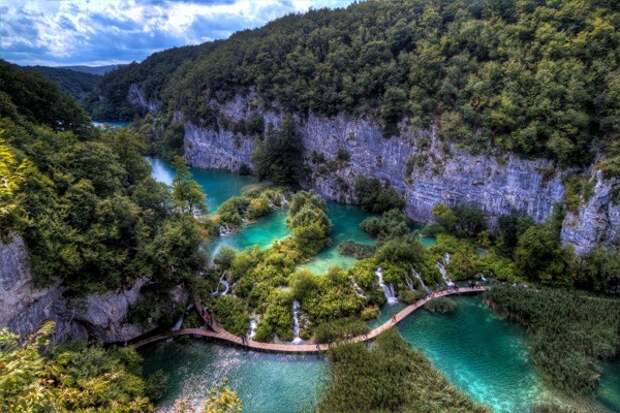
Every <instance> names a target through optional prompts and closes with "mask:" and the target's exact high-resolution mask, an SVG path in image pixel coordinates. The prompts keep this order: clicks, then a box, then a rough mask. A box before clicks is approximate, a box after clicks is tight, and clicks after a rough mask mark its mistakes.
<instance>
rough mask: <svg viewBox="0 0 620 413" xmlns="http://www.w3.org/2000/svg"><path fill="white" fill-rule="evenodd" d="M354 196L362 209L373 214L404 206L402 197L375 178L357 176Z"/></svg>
mask: <svg viewBox="0 0 620 413" xmlns="http://www.w3.org/2000/svg"><path fill="white" fill-rule="evenodd" d="M355 196H356V198H357V200H358V202H359V204H360V206H361V207H362V209H364V210H365V211H368V212H372V213H375V214H380V213H383V212H385V211H389V210H390V209H402V208H404V206H405V200H404V199H403V197H402V195H400V194H399V193H398V192H396V190H394V189H393V188H392V187H391V186H389V185H388V184H382V183H381V181H379V180H378V179H375V178H365V177H362V176H359V177H358V178H357V179H356V181H355Z"/></svg>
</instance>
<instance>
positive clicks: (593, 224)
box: [184, 96, 620, 253]
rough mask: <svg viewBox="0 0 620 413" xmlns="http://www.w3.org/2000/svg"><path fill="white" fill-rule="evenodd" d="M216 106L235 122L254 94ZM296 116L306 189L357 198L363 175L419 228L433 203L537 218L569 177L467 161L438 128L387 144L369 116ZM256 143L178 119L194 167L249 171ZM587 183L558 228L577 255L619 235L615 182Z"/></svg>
mask: <svg viewBox="0 0 620 413" xmlns="http://www.w3.org/2000/svg"><path fill="white" fill-rule="evenodd" d="M212 105H215V103H212ZM217 106H218V109H219V111H220V113H221V114H223V115H224V116H225V117H226V118H227V119H228V120H229V121H233V122H239V121H241V120H243V119H246V118H248V117H249V115H250V114H251V113H252V111H253V110H255V109H253V108H254V107H255V106H256V105H255V102H253V99H252V97H240V96H238V97H236V98H235V99H234V100H231V101H229V102H227V103H226V104H224V105H217ZM260 113H261V115H262V116H263V118H264V119H265V124H272V125H274V126H278V125H279V124H280V123H281V122H282V118H283V115H282V113H281V112H279V111H277V110H274V109H269V110H260ZM296 120H297V122H296V123H297V127H298V132H299V134H300V136H301V137H302V139H303V143H304V148H305V158H306V166H307V167H308V174H306V176H307V178H306V181H305V182H304V185H305V186H306V187H308V188H313V189H314V190H315V191H317V192H318V193H319V194H321V195H322V196H324V197H325V198H328V199H333V200H337V201H341V202H354V201H355V199H354V198H355V194H354V191H353V188H354V182H355V179H356V177H357V176H360V175H361V176H366V177H375V178H378V179H381V180H382V181H385V182H389V183H390V184H391V185H392V186H393V187H395V188H396V189H398V190H399V191H400V192H401V193H403V195H404V197H405V200H406V203H407V206H406V209H407V213H408V214H409V216H410V217H411V218H412V219H414V220H417V221H422V222H425V221H428V220H430V219H431V218H432V215H431V211H432V208H433V206H434V205H435V204H438V203H443V204H447V205H450V206H453V205H457V204H460V203H474V204H476V205H478V206H480V207H481V208H482V209H483V210H484V211H485V212H486V213H487V214H488V215H489V216H490V217H497V216H500V215H503V214H507V213H510V212H511V211H512V210H518V211H522V212H525V213H527V214H528V215H530V216H531V217H532V218H533V219H534V220H535V221H536V222H543V221H545V220H546V219H547V218H548V217H549V215H550V214H551V213H552V211H553V207H554V205H555V204H558V203H562V202H563V200H564V185H563V184H562V181H563V178H565V177H566V176H568V174H569V173H570V171H559V170H557V169H555V168H554V167H553V165H552V164H551V163H550V162H549V161H546V160H542V159H539V160H524V159H520V158H519V157H517V156H515V155H502V156H500V157H492V156H486V155H474V154H471V153H469V152H467V151H465V150H462V149H459V148H458V147H456V146H455V145H448V144H446V143H444V142H442V141H441V140H440V139H439V138H438V136H437V134H436V131H435V130H432V129H431V130H413V129H411V128H409V127H407V126H406V125H404V124H402V125H399V126H400V136H392V137H388V138H386V137H384V133H383V129H382V128H381V127H380V126H379V125H378V124H376V123H375V122H373V121H372V120H368V119H365V118H355V117H351V116H347V115H344V114H341V115H338V116H335V117H331V118H326V117H321V116H315V115H313V114H310V115H309V116H308V117H307V118H305V119H299V118H297V119H296ZM255 139H256V138H255V137H253V136H247V135H243V134H239V133H237V134H235V133H233V132H232V131H230V130H228V129H226V128H224V127H221V126H220V127H219V128H218V129H217V130H216V129H207V128H201V127H199V126H197V125H195V124H193V123H191V122H185V140H184V150H185V156H186V159H187V160H188V162H189V163H190V164H191V165H193V166H196V167H201V168H217V169H228V170H232V171H236V170H239V168H241V166H242V165H246V166H251V154H252V151H253V148H254V142H255ZM339 152H341V153H345V152H346V154H347V157H348V158H349V160H348V161H343V160H338V159H336V154H337V153H339ZM317 155H319V156H317ZM317 159H319V161H317ZM592 179H596V182H597V183H596V185H595V188H594V194H593V196H592V197H591V198H590V199H589V200H588V201H587V202H586V201H585V200H584V202H582V205H581V206H580V209H579V210H578V211H577V212H575V213H569V214H567V216H566V219H565V221H564V227H563V229H562V239H563V241H564V242H565V243H566V244H570V245H572V246H573V247H574V248H575V250H576V251H577V252H578V253H585V252H587V251H589V250H590V249H592V248H593V247H594V246H595V245H596V244H597V243H602V244H607V245H610V244H612V243H614V242H615V241H616V240H617V239H618V237H619V236H620V234H619V231H620V216H619V214H620V212H619V208H618V206H617V205H616V204H615V203H614V201H613V196H612V194H613V193H614V191H615V188H617V187H618V183H617V182H615V181H613V182H612V181H604V180H603V179H602V177H601V176H600V174H598V175H595V176H593V178H592Z"/></svg>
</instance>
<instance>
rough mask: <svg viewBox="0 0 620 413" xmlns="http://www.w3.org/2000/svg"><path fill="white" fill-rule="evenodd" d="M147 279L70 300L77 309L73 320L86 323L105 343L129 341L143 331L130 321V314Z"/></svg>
mask: <svg viewBox="0 0 620 413" xmlns="http://www.w3.org/2000/svg"><path fill="white" fill-rule="evenodd" d="M145 283H146V279H138V280H137V281H136V282H135V283H134V285H133V286H132V287H131V288H129V289H127V290H121V291H119V292H107V293H105V294H91V295H88V296H86V297H85V298H83V299H81V300H77V301H73V302H71V308H73V309H76V310H77V311H75V313H74V320H75V321H76V322H78V323H80V324H82V325H84V326H85V327H86V329H87V330H88V333H89V336H91V337H95V338H97V339H98V340H99V341H102V342H105V343H113V342H122V341H129V340H131V339H133V338H136V337H138V336H140V335H142V334H143V333H144V331H143V329H142V328H141V327H140V326H138V325H136V324H131V323H129V322H128V321H127V315H128V314H129V310H130V308H131V307H132V306H133V305H134V304H136V302H137V301H138V299H139V298H140V289H141V288H142V286H144V284H145Z"/></svg>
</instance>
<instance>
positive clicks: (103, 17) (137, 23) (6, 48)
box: [0, 0, 353, 66]
mask: <svg viewBox="0 0 620 413" xmlns="http://www.w3.org/2000/svg"><path fill="white" fill-rule="evenodd" d="M352 2H353V0H193V1H192V0H187V1H184V0H182V1H178V0H143V1H139V0H71V1H69V0H39V1H28V0H0V58H1V59H5V60H8V61H10V62H13V63H17V64H19V65H46V66H65V65H89V66H99V65H108V64H118V63H129V62H132V61H141V60H143V59H144V58H146V57H147V56H149V55H150V54H152V53H154V52H157V51H160V50H164V49H169V48H171V47H175V46H184V45H190V44H199V43H203V42H206V41H209V40H215V39H222V38H226V37H228V36H230V35H231V34H232V33H234V32H236V31H238V30H243V29H251V28H256V27H260V26H262V25H264V24H265V23H267V22H268V21H270V20H273V19H275V18H278V17H281V16H283V15H286V14H289V13H299V12H304V11H307V10H309V9H310V8H314V9H318V8H322V7H331V8H335V7H344V6H347V5H349V4H351V3H352Z"/></svg>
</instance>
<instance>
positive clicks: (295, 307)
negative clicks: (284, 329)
mask: <svg viewBox="0 0 620 413" xmlns="http://www.w3.org/2000/svg"><path fill="white" fill-rule="evenodd" d="M299 307H300V306H299V301H297V300H293V341H292V343H293V344H299V343H301V342H302V339H301V337H300V336H299V333H300V331H301V327H300V326H299Z"/></svg>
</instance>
